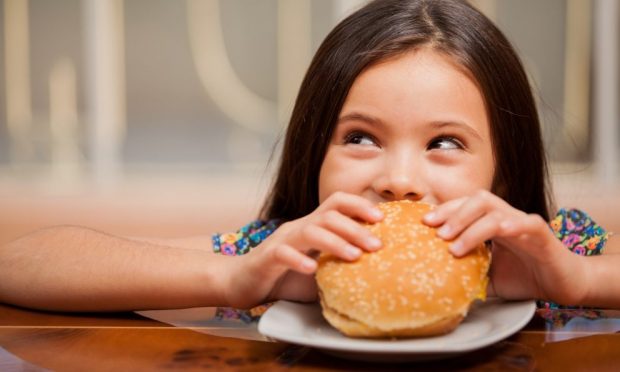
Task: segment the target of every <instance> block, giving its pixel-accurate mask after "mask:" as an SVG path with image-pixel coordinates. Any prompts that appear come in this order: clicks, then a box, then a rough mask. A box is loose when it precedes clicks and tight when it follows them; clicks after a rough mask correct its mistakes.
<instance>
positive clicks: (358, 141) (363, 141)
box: [344, 132, 377, 146]
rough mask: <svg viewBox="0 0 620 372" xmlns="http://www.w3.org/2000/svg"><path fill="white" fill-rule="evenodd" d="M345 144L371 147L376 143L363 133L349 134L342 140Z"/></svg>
mask: <svg viewBox="0 0 620 372" xmlns="http://www.w3.org/2000/svg"><path fill="white" fill-rule="evenodd" d="M344 143H345V144H353V145H365V146H373V145H377V141H376V140H375V138H374V137H373V136H371V135H370V134H367V133H363V132H351V133H349V134H347V136H346V137H345V138H344Z"/></svg>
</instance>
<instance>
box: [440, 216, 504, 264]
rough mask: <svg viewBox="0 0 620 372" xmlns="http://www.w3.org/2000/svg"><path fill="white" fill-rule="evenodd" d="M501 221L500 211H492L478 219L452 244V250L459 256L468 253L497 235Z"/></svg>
mask: <svg viewBox="0 0 620 372" xmlns="http://www.w3.org/2000/svg"><path fill="white" fill-rule="evenodd" d="M500 222H501V215H500V214H499V213H490V214H487V215H485V216H484V217H482V218H480V219H478V220H477V221H475V222H474V223H472V224H471V225H469V226H468V227H467V229H466V230H465V231H463V233H462V234H461V235H460V236H459V237H458V238H456V239H455V240H454V241H453V242H452V243H451V244H450V252H452V254H453V255H455V256H457V257H461V256H464V255H466V254H467V253H469V252H470V251H471V250H472V249H474V248H475V247H476V246H478V244H480V243H482V242H484V241H487V240H489V239H491V238H493V237H494V236H497V235H498V233H499V231H500V229H501V227H500Z"/></svg>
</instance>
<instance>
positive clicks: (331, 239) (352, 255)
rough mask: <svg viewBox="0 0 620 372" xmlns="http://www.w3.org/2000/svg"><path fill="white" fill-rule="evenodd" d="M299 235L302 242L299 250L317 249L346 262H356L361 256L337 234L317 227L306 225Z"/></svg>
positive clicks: (357, 249)
mask: <svg viewBox="0 0 620 372" xmlns="http://www.w3.org/2000/svg"><path fill="white" fill-rule="evenodd" d="M301 234H302V237H301V238H302V241H303V242H304V243H303V245H300V246H298V248H300V249H301V250H304V251H307V250H310V249H317V250H319V251H321V252H326V253H331V254H333V255H334V256H336V257H339V258H341V259H343V260H347V261H353V260H356V259H358V258H359V257H360V256H361V255H362V251H361V250H360V249H359V248H357V247H356V246H354V245H352V244H351V243H349V242H347V241H346V240H344V239H343V238H341V237H340V236H338V235H337V234H335V233H333V232H331V231H329V230H327V229H324V228H322V227H319V226H317V225H306V226H305V227H304V228H303V230H302V231H301ZM304 245H305V246H304Z"/></svg>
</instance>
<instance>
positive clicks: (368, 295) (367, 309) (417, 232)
mask: <svg viewBox="0 0 620 372" xmlns="http://www.w3.org/2000/svg"><path fill="white" fill-rule="evenodd" d="M378 207H379V208H380V209H381V211H383V213H384V215H385V218H384V219H383V220H382V221H381V222H378V223H376V224H372V225H366V226H367V228H368V229H370V231H371V232H372V233H373V234H374V235H375V236H377V237H378V238H379V239H381V241H382V243H383V248H382V249H380V250H378V251H376V252H364V253H363V254H362V256H361V257H360V258H359V259H358V260H356V261H355V262H347V261H344V260H341V259H339V258H337V257H335V256H333V255H330V254H323V255H321V256H320V257H319V260H318V269H317V272H316V281H317V285H318V288H319V298H320V301H321V307H322V310H323V316H324V317H325V319H326V320H327V321H328V322H329V323H330V324H331V325H332V326H334V327H335V328H336V329H338V330H339V331H341V332H342V333H344V334H345V335H347V336H351V337H374V338H379V337H421V336H433V335H439V334H444V333H448V332H450V331H452V330H454V329H455V328H456V327H457V326H458V325H459V324H460V323H461V321H462V320H463V319H464V318H465V316H466V315H467V312H468V310H469V308H470V306H471V304H472V303H473V302H474V301H475V300H476V299H481V300H484V299H485V297H486V286H487V282H488V279H487V271H488V269H489V264H490V254H489V252H488V249H487V248H486V247H485V246H484V244H480V246H478V247H476V249H474V250H473V251H472V252H471V253H469V254H468V255H466V256H464V257H461V258H456V257H454V256H453V255H452V254H451V253H450V252H449V251H448V247H449V242H446V241H444V240H442V239H440V238H438V237H437V236H436V234H435V228H432V227H429V226H426V225H424V224H422V216H424V214H426V213H427V212H429V211H430V210H431V209H432V208H433V206H431V205H430V204H426V203H422V202H412V201H406V200H403V201H394V202H387V203H380V204H379V205H378Z"/></svg>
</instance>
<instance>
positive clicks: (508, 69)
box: [261, 0, 551, 220]
mask: <svg viewBox="0 0 620 372" xmlns="http://www.w3.org/2000/svg"><path fill="white" fill-rule="evenodd" d="M423 46H424V47H429V48H432V49H433V50H436V51H438V52H441V53H444V54H445V55H448V56H450V57H451V58H453V59H454V60H455V61H456V62H457V63H459V64H460V65H461V66H462V67H464V69H465V70H466V71H468V72H469V73H470V74H471V76H472V77H473V78H474V80H475V81H476V83H477V84H478V87H479V88H480V91H481V92H482V95H483V97H484V100H485V104H486V109H487V113H488V116H489V121H490V126H491V128H490V130H491V140H492V142H493V143H492V147H493V153H494V157H495V175H494V181H493V187H492V191H493V192H494V193H496V194H497V195H499V196H500V197H502V198H503V199H504V200H506V201H507V202H508V203H510V204H511V205H512V206H514V207H515V208H518V209H520V210H522V211H524V212H527V213H537V214H539V215H541V216H542V217H543V218H545V220H548V219H549V208H550V200H551V199H550V196H549V195H550V194H549V192H548V173H547V165H546V159H545V153H544V149H543V142H542V136H541V130H540V122H539V118H538V113H537V110H536V104H535V102H534V98H533V96H532V91H531V88H530V85H529V82H528V79H527V76H526V74H525V72H524V70H523V66H522V64H521V61H520V60H519V57H518V56H517V54H516V53H515V51H514V49H513V47H512V46H511V45H510V42H509V41H508V40H507V39H506V37H505V36H504V35H503V34H502V32H501V31H500V30H499V29H498V28H497V27H496V26H495V25H494V24H493V23H492V22H491V21H490V20H489V19H488V18H486V17H485V16H484V15H483V14H481V13H480V12H479V11H477V10H476V9H475V8H473V7H472V6H470V5H469V4H468V3H466V2H465V1H459V0H376V1H373V2H371V3H369V4H368V5H366V6H365V7H363V8H361V9H360V10H358V11H357V12H355V13H354V14H352V15H351V16H349V17H348V18H346V19H345V20H343V21H342V22H341V23H340V24H338V25H337V26H336V27H335V28H334V30H333V31H332V32H331V33H330V34H329V35H328V36H327V37H326V39H325V40H324V41H323V43H322V44H321V46H320V48H319V49H318V51H317V53H316V54H315V56H314V59H313V60H312V63H311V64H310V67H309V68H308V71H307V73H306V76H305V78H304V80H303V82H302V85H301V88H300V90H299V95H298V96H297V100H296V102H295V107H294V109H293V113H292V116H291V120H290V123H289V126H288V129H287V132H286V136H285V139H284V146H283V149H282V157H281V159H280V165H279V170H278V173H277V175H276V178H275V182H274V184H273V186H272V189H271V192H270V193H269V194H268V196H267V199H266V201H265V204H264V205H263V209H262V211H261V217H262V218H279V219H283V220H293V219H297V218H299V217H302V216H305V215H307V214H309V213H310V212H312V211H313V210H314V209H315V208H316V207H317V206H318V204H319V200H318V196H319V192H318V184H319V182H318V181H319V171H320V169H321V164H322V163H323V158H324V157H325V153H326V151H327V147H328V144H329V142H330V139H331V136H332V132H333V131H334V127H335V124H336V121H337V118H338V115H339V113H340V110H341V108H342V105H343V104H344V101H345V98H346V97H347V94H348V92H349V89H350V88H351V85H352V84H353V81H354V80H355V79H356V77H357V76H358V75H359V74H360V73H361V72H362V71H363V70H364V69H366V68H368V67H369V66H372V65H374V64H376V63H378V62H379V61H382V60H385V59H387V58H391V57H394V56H397V55H400V54H402V53H405V52H407V51H411V50H414V49H416V48H420V47H423Z"/></svg>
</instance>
